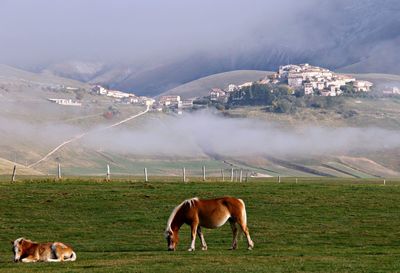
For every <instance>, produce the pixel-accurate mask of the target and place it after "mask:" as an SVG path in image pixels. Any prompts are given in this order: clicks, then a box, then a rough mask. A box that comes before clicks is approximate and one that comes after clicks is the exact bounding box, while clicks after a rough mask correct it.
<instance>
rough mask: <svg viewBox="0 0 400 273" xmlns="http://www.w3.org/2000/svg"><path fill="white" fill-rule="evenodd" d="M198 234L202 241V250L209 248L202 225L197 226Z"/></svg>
mask: <svg viewBox="0 0 400 273" xmlns="http://www.w3.org/2000/svg"><path fill="white" fill-rule="evenodd" d="M197 235H198V236H199V238H200V241H201V250H207V244H206V240H204V235H203V232H202V231H201V227H200V226H199V227H198V228H197Z"/></svg>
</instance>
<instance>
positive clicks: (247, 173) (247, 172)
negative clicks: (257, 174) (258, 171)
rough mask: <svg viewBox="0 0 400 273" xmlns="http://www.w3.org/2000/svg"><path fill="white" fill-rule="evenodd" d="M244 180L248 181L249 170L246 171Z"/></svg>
mask: <svg viewBox="0 0 400 273" xmlns="http://www.w3.org/2000/svg"><path fill="white" fill-rule="evenodd" d="M244 181H245V182H247V181H249V171H246V179H245V180H244Z"/></svg>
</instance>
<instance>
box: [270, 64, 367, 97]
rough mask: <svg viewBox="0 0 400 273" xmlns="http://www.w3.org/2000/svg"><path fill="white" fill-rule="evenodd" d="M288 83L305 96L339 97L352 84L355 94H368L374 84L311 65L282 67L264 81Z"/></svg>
mask: <svg viewBox="0 0 400 273" xmlns="http://www.w3.org/2000/svg"><path fill="white" fill-rule="evenodd" d="M268 80H269V81H270V82H273V83H274V82H275V83H286V84H287V85H289V87H291V88H293V89H295V90H298V89H302V90H303V91H304V94H305V95H322V96H339V95H341V94H343V91H342V90H341V87H342V86H345V85H347V84H351V85H352V86H353V90H354V91H355V92H368V91H370V90H371V87H372V86H373V83H371V82H369V81H361V80H356V79H355V78H354V77H353V76H349V75H343V74H336V73H334V72H332V71H330V70H329V69H326V68H322V67H318V66H311V65H309V64H300V65H293V64H290V65H284V66H280V67H279V70H278V72H277V73H275V74H273V75H272V76H270V77H268V78H266V79H264V81H268Z"/></svg>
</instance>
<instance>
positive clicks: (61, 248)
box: [11, 238, 76, 263]
mask: <svg viewBox="0 0 400 273" xmlns="http://www.w3.org/2000/svg"><path fill="white" fill-rule="evenodd" d="M11 244H12V245H13V252H14V262H23V263H32V262H63V261H75V260H76V254H75V252H74V251H73V250H72V248H71V247H70V246H67V245H65V244H63V243H59V242H54V243H35V242H32V241H31V240H27V239H24V238H19V239H17V240H15V241H14V242H11Z"/></svg>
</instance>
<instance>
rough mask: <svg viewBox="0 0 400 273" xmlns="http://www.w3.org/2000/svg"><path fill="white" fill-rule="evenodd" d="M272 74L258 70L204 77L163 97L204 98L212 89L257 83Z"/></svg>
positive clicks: (166, 93)
mask: <svg viewBox="0 0 400 273" xmlns="http://www.w3.org/2000/svg"><path fill="white" fill-rule="evenodd" d="M270 73H272V72H267V71H258V70H237V71H229V72H224V73H218V74H214V75H210V76H207V77H203V78H200V79H197V80H194V81H191V82H188V83H186V84H183V85H180V86H178V87H175V88H173V89H170V90H168V91H166V92H164V93H162V94H161V95H180V96H181V97H183V98H193V97H204V96H207V95H208V92H209V91H210V89H211V88H226V87H227V86H228V84H241V83H244V82H249V81H257V80H259V79H261V78H263V77H265V76H266V75H268V74H270Z"/></svg>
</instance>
